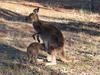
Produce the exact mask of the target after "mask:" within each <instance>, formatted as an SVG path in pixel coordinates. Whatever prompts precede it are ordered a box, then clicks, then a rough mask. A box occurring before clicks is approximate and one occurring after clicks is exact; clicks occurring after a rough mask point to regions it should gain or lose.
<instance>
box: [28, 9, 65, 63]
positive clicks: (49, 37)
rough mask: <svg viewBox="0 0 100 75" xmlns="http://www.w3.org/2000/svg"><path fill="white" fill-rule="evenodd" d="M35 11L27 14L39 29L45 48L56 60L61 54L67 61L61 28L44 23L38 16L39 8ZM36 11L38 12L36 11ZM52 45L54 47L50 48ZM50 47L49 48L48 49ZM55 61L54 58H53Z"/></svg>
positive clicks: (38, 32) (37, 29)
mask: <svg viewBox="0 0 100 75" xmlns="http://www.w3.org/2000/svg"><path fill="white" fill-rule="evenodd" d="M33 11H34V13H31V14H29V16H27V20H31V21H32V22H33V27H34V29H35V30H36V31H37V34H39V36H40V37H41V39H42V40H43V43H44V44H45V48H46V50H47V51H49V52H50V54H51V55H52V58H54V61H55V60H56V59H55V58H56V55H57V54H59V57H60V58H61V60H62V61H64V62H66V61H67V60H66V58H65V54H64V49H63V47H64V37H63V35H62V33H61V31H60V30H59V29H57V28H56V27H55V26H53V25H46V24H43V23H42V22H41V21H40V20H39V17H38V14H37V12H38V11H39V8H37V9H34V10H33ZM35 11H36V12H35ZM50 47H51V48H52V49H50ZM48 49H49V50H48ZM52 61H53V60H52Z"/></svg>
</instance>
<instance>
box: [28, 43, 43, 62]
mask: <svg viewBox="0 0 100 75" xmlns="http://www.w3.org/2000/svg"><path fill="white" fill-rule="evenodd" d="M43 48H44V47H43V44H40V43H37V42H34V43H31V44H30V45H29V46H28V47H27V57H28V61H29V62H36V59H37V56H38V54H39V51H41V50H43Z"/></svg>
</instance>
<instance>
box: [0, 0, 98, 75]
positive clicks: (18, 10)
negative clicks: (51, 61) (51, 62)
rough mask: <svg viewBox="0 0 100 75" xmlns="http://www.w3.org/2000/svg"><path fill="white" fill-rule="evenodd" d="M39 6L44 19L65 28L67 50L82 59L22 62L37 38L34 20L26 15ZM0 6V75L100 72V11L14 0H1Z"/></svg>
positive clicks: (72, 74)
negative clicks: (36, 62)
mask: <svg viewBox="0 0 100 75" xmlns="http://www.w3.org/2000/svg"><path fill="white" fill-rule="evenodd" d="M36 6H39V7H41V9H40V13H39V16H40V19H41V20H44V21H45V22H44V23H47V24H53V25H55V26H56V27H58V28H59V29H60V30H62V33H63V35H64V38H65V50H66V54H67V55H68V56H76V57H79V58H80V60H79V62H76V63H74V62H72V63H67V64H62V62H60V61H57V62H58V64H57V65H56V66H44V65H41V66H40V65H31V66H30V67H29V66H25V65H24V66H23V64H21V63H20V62H21V61H20V59H21V58H22V59H23V57H24V55H25V53H26V48H27V46H28V45H29V44H30V43H31V42H34V40H33V38H32V37H31V35H32V34H33V32H34V30H33V28H32V25H31V24H30V23H26V22H25V21H24V18H25V16H24V15H28V14H29V13H30V12H32V9H33V8H35V7H36ZM0 9H3V10H0V16H1V17H0V75H84V74H87V75H99V74H100V37H99V36H100V24H99V22H100V21H99V17H100V15H99V14H96V13H95V14H94V13H91V12H87V11H84V10H74V9H73V10H67V9H63V8H54V9H52V8H46V7H43V6H42V5H40V4H37V3H31V2H19V3H17V2H14V1H13V2H12V1H9V2H7V1H5V2H2V1H0ZM4 11H5V12H4ZM12 11H13V12H12ZM2 12H3V14H2ZM19 65H20V66H19ZM23 67H24V68H23Z"/></svg>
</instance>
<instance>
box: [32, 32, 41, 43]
mask: <svg viewBox="0 0 100 75" xmlns="http://www.w3.org/2000/svg"><path fill="white" fill-rule="evenodd" d="M35 36H36V37H35ZM32 37H33V39H34V40H37V41H38V42H39V43H40V39H39V33H34V34H33V35H32Z"/></svg>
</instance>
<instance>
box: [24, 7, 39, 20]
mask: <svg viewBox="0 0 100 75" xmlns="http://www.w3.org/2000/svg"><path fill="white" fill-rule="evenodd" d="M38 12H39V7H38V8H36V9H34V10H33V12H32V13H30V14H29V15H28V16H27V17H26V19H25V20H26V21H32V22H37V21H38V20H39V18H38Z"/></svg>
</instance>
